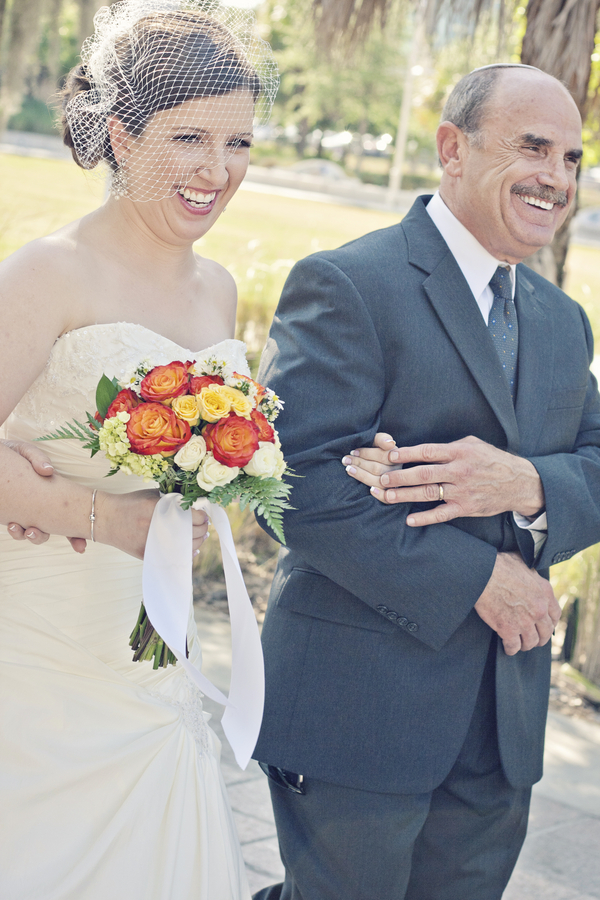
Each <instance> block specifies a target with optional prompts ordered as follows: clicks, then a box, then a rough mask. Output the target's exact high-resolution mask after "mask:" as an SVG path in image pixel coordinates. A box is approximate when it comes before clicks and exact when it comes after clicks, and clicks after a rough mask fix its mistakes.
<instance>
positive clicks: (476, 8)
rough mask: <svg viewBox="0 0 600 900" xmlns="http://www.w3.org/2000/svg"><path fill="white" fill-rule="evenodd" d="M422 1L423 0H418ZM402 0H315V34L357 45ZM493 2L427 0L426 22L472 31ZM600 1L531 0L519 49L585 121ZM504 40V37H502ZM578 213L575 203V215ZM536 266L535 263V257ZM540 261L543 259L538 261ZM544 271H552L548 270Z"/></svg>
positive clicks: (326, 42) (558, 242)
mask: <svg viewBox="0 0 600 900" xmlns="http://www.w3.org/2000/svg"><path fill="white" fill-rule="evenodd" d="M415 2H423V0H415ZM398 3H399V0H313V11H314V14H315V18H316V20H317V23H318V25H317V35H318V39H319V41H320V43H321V46H322V47H323V48H324V49H325V50H329V49H330V48H332V47H334V46H336V45H337V44H339V43H342V42H346V43H349V44H353V43H356V44H359V43H361V42H362V41H363V40H364V37H365V35H366V34H367V33H368V32H369V30H370V29H371V28H373V27H374V26H375V25H376V24H377V23H378V22H379V23H381V24H383V23H385V18H386V15H387V14H388V13H389V12H391V10H392V8H394V7H396V6H397V5H398ZM492 7H493V3H492V2H491V0H447V2H444V0H424V5H423V7H422V9H424V13H421V15H423V14H424V15H425V19H426V24H427V25H428V30H429V31H430V33H431V32H432V31H433V30H434V27H435V23H436V22H437V21H439V18H440V13H444V15H445V16H446V17H448V18H449V17H451V16H452V15H454V16H455V17H458V18H459V19H460V20H461V21H462V22H463V23H469V24H470V27H471V30H474V27H475V25H476V24H477V22H478V21H479V18H480V16H481V14H482V13H483V12H485V11H490V10H491V9H492ZM599 9H600V0H528V4H527V10H526V19H527V27H526V30H525V35H524V37H523V44H522V48H521V61H522V62H523V63H525V64H527V65H530V66H537V68H539V69H543V71H545V72H548V73H549V74H550V75H554V76H555V77H556V78H558V79H560V80H561V81H563V82H564V83H565V84H566V85H567V87H568V88H569V90H570V92H571V94H572V96H573V99H574V100H575V103H576V104H577V106H578V108H579V111H580V113H581V117H582V119H583V120H585V117H586V114H587V112H588V108H589V105H590V102H591V100H590V98H589V96H588V89H589V83H590V77H591V65H592V62H591V56H592V53H593V52H594V44H595V37H596V20H597V16H598V10H599ZM504 16H505V0H502V2H501V3H500V6H499V32H501V31H502V27H503V26H502V22H503V19H504ZM499 43H500V41H499ZM574 212H575V205H573V207H572V210H571V216H572V215H573V214H574ZM568 225H569V222H566V223H565V225H564V226H563V227H562V228H561V230H560V231H559V232H558V233H557V235H556V237H555V238H554V241H553V243H552V252H553V256H554V264H555V279H553V280H556V281H557V282H558V284H561V283H562V279H563V271H564V263H565V258H566V255H567V249H568V241H569V238H568ZM534 265H536V262H535V261H534ZM537 267H540V266H539V262H538V263H537ZM544 274H546V275H547V274H548V273H547V271H545V272H544Z"/></svg>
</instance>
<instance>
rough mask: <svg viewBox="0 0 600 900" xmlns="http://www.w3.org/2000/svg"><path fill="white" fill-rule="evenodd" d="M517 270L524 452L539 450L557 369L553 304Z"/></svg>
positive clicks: (519, 390)
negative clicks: (538, 441) (540, 435)
mask: <svg viewBox="0 0 600 900" xmlns="http://www.w3.org/2000/svg"><path fill="white" fill-rule="evenodd" d="M526 272H527V270H526V269H524V267H522V266H518V267H517V293H516V297H515V300H516V307H517V317H518V321H519V373H518V379H519V381H518V385H517V403H516V414H517V422H518V424H519V433H520V435H521V453H523V454H524V455H529V454H532V453H533V452H534V451H535V447H536V444H537V440H538V436H539V433H540V431H541V429H542V426H543V424H544V418H545V416H546V411H547V409H548V404H549V401H550V393H551V390H552V379H553V368H554V340H555V336H554V326H553V319H552V315H551V314H550V313H551V311H550V309H549V301H548V300H546V299H544V298H543V297H542V298H541V297H539V296H538V295H537V294H536V293H535V291H534V288H533V285H532V284H531V282H530V281H529V279H528V278H527V274H526Z"/></svg>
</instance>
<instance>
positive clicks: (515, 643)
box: [502, 635, 521, 656]
mask: <svg viewBox="0 0 600 900" xmlns="http://www.w3.org/2000/svg"><path fill="white" fill-rule="evenodd" d="M502 646H503V647H504V652H505V653H506V655H507V656H515V654H517V653H518V652H519V650H520V649H521V637H520V635H516V636H510V637H503V638H502Z"/></svg>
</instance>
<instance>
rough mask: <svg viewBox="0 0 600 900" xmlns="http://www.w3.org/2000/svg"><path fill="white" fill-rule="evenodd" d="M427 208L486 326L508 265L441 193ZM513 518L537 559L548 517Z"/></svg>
mask: <svg viewBox="0 0 600 900" xmlns="http://www.w3.org/2000/svg"><path fill="white" fill-rule="evenodd" d="M425 208H426V210H427V212H428V213H429V215H430V217H431V219H432V221H433V224H434V225H435V226H436V228H437V229H438V231H439V232H440V234H441V235H442V237H443V238H444V240H445V242H446V243H447V244H448V248H449V250H450V252H451V253H452V256H453V257H454V259H455V260H456V263H457V265H458V267H459V269H460V270H461V272H462V273H463V275H464V277H465V281H466V282H467V284H468V285H469V287H470V288H471V292H472V294H473V296H474V297H475V300H476V301H477V306H478V307H479V309H480V311H481V315H482V316H483V319H484V321H485V324H486V325H487V323H488V319H489V315H490V310H491V308H492V304H493V302H494V294H493V292H492V289H491V287H490V280H491V278H492V276H493V274H494V272H495V271H496V269H497V268H498V266H504V267H505V268H506V267H507V266H508V265H509V264H508V263H507V262H504V261H501V260H497V259H495V258H494V257H493V256H492V254H491V253H488V251H487V250H486V249H485V247H482V246H481V244H480V243H479V241H478V240H477V238H475V237H474V236H473V235H472V234H471V232H470V231H469V230H468V229H467V228H465V226H464V225H463V224H462V222H459V221H458V219H457V218H456V216H455V215H454V213H453V212H451V211H450V210H449V209H448V207H447V206H446V204H445V203H444V201H443V200H442V198H441V197H440V194H439V191H436V192H435V194H434V195H433V197H432V198H431V200H430V201H429V203H428V204H427V206H426V207H425ZM515 269H516V266H512V265H511V266H510V281H511V285H512V295H513V299H514V296H515V280H516V276H515ZM513 517H514V520H515V522H516V524H517V525H518V526H519V528H523V529H525V530H526V531H529V532H530V534H531V536H532V538H533V542H534V553H535V557H537V556H538V554H539V552H540V550H541V549H542V547H543V546H544V542H545V540H546V537H547V533H548V522H547V519H546V513H545V512H543V513H541V514H540V515H539V516H537V518H535V519H533V520H532V519H530V518H527V517H525V516H521V515H519V513H513Z"/></svg>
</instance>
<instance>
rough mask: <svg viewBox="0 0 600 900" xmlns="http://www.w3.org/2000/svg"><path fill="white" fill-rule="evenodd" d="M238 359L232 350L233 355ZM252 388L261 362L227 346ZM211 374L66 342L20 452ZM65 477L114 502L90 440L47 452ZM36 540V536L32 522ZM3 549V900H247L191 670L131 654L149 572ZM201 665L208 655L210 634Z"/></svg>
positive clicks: (12, 546) (157, 351)
mask: <svg viewBox="0 0 600 900" xmlns="http://www.w3.org/2000/svg"><path fill="white" fill-rule="evenodd" d="M217 346H221V345H217ZM222 346H223V348H224V349H226V350H227V352H228V354H231V353H234V354H236V360H237V361H236V370H237V371H240V372H242V371H247V367H246V362H245V358H244V345H243V344H241V343H240V342H238V341H225V342H223V344H222ZM189 358H194V354H193V352H192V351H189V350H185V349H183V348H181V347H179V346H178V345H177V344H174V343H172V342H171V341H169V340H167V339H166V338H163V337H161V336H160V335H158V334H155V333H154V332H152V331H149V330H148V329H147V328H145V327H143V326H140V325H131V324H124V323H119V324H110V325H93V326H89V327H86V328H80V329H77V330H75V331H72V332H71V333H69V334H65V335H63V336H62V337H60V338H59V339H58V340H57V341H56V343H55V344H54V347H53V350H52V353H51V355H50V359H49V360H48V363H47V365H46V367H45V369H44V371H43V372H42V373H41V375H40V376H39V378H38V379H37V380H36V381H35V383H34V384H33V385H32V387H31V388H30V390H29V391H28V392H27V394H26V396H25V397H24V398H23V399H22V400H21V402H20V403H19V405H18V406H17V408H16V409H15V411H14V412H13V414H12V415H11V416H10V418H9V419H8V420H7V422H6V424H5V426H4V433H3V434H2V436H3V437H7V438H14V439H23V440H27V441H31V440H34V439H35V438H37V437H39V436H40V435H42V434H45V433H48V432H49V431H53V430H55V429H56V428H57V427H58V426H60V425H62V424H63V423H65V422H67V421H71V420H72V419H74V418H75V419H78V420H79V421H84V412H85V410H90V411H93V410H94V409H95V399H94V398H95V389H96V385H97V383H98V380H99V378H100V376H101V375H102V373H103V372H104V373H106V374H107V375H108V376H109V377H112V376H116V377H117V378H122V377H124V376H125V375H126V374H127V373H130V372H131V371H132V370H133V369H134V368H135V367H136V365H137V364H139V363H140V362H141V361H142V360H144V359H148V360H149V361H150V362H151V363H152V364H165V363H168V362H170V361H171V360H173V359H183V360H184V361H185V360H186V359H189ZM42 447H43V449H44V450H46V451H47V452H48V454H49V456H50V457H51V459H52V462H53V464H54V466H55V468H56V470H57V471H58V472H59V473H60V474H61V475H64V476H66V477H67V478H71V479H73V480H74V481H77V482H79V483H81V484H85V485H88V486H90V487H97V488H101V489H102V490H104V491H111V492H119V493H121V492H126V491H132V490H138V489H140V488H142V487H147V485H143V484H142V482H141V481H140V480H139V479H137V478H135V477H134V476H126V475H123V474H121V473H120V474H118V475H116V476H113V477H111V478H109V479H105V478H104V476H105V474H106V472H107V471H108V468H109V467H108V464H107V462H106V460H105V459H104V458H103V456H102V454H98V455H97V456H95V457H94V458H93V459H90V456H89V452H88V451H86V450H84V449H83V448H82V447H81V445H80V444H79V443H78V442H77V441H74V440H73V441H49V442H48V443H44V444H43V445H42ZM24 524H28V523H24ZM1 531H2V533H1V534H0V704H1V706H0V729H1V732H2V746H1V749H0V785H1V793H2V799H1V800H0V819H1V823H2V825H1V835H0V897H1V898H2V900H247V898H249V897H250V894H249V890H248V887H247V883H246V876H245V872H244V865H243V861H242V857H241V853H240V849H239V844H238V841H237V837H236V834H235V829H234V825H233V821H232V816H231V812H230V809H229V806H228V802H227V797H226V792H225V787H224V784H223V779H222V776H221V772H220V769H219V751H220V745H219V741H218V739H217V737H216V736H215V734H214V733H213V732H212V731H211V729H210V728H209V727H208V726H207V724H206V721H205V719H206V718H207V716H206V715H205V714H203V712H202V703H201V695H200V694H199V692H198V690H197V689H196V688H195V687H193V686H192V684H191V682H190V680H189V679H188V678H187V676H186V675H185V673H184V672H183V670H182V668H181V666H169V667H168V668H167V669H159V670H158V671H154V670H153V669H152V666H151V664H150V663H134V662H132V658H131V656H132V654H131V650H130V648H129V646H128V639H129V634H130V632H131V630H132V628H133V626H134V624H135V621H136V618H137V615H138V612H139V606H140V599H141V577H142V571H141V562H138V561H137V560H135V559H133V558H132V557H130V556H127V555H126V554H124V553H121V552H120V551H118V550H115V549H113V548H111V547H107V546H104V545H102V544H91V543H89V542H88V547H87V550H86V552H85V553H84V554H83V555H79V554H76V553H74V551H73V550H72V549H71V547H70V545H69V544H68V542H67V540H66V539H65V538H63V537H51V538H50V540H49V541H48V542H47V543H46V544H44V545H43V546H40V547H33V546H31V545H30V544H29V543H28V542H26V541H25V542H16V541H13V540H12V539H11V538H10V536H9V535H8V534H7V533H6V530H5V529H1ZM188 647H189V650H190V659H191V660H192V661H193V662H194V663H195V664H196V665H198V666H199V665H200V661H201V653H200V645H199V643H198V638H197V633H196V628H195V624H194V621H193V618H190V622H189V628H188Z"/></svg>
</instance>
